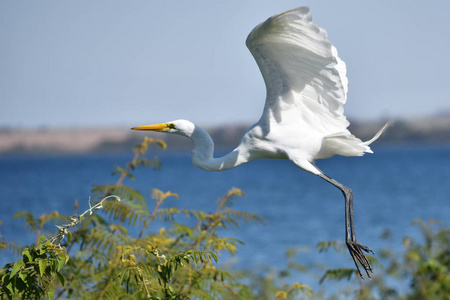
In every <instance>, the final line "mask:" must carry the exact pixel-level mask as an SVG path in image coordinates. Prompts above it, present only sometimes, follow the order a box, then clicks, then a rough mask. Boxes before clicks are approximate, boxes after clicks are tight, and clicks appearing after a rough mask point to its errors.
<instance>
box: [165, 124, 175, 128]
mask: <svg viewBox="0 0 450 300" xmlns="http://www.w3.org/2000/svg"><path fill="white" fill-rule="evenodd" d="M167 128H169V129H176V128H175V124H173V123H167Z"/></svg>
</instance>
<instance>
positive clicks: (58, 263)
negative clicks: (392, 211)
mask: <svg viewBox="0 0 450 300" xmlns="http://www.w3.org/2000/svg"><path fill="white" fill-rule="evenodd" d="M151 144H157V145H159V146H161V147H163V148H165V144H164V143H163V142H162V141H159V140H154V139H148V138H146V139H145V140H144V141H143V142H142V143H141V144H139V145H138V146H136V147H135V148H134V153H135V154H134V157H133V159H132V161H131V162H129V163H128V164H127V165H126V166H125V168H121V167H118V166H116V167H115V169H116V170H115V172H114V173H113V174H114V175H118V176H119V178H118V179H117V181H116V183H114V184H111V185H101V186H100V185H98V186H94V188H93V197H92V199H90V200H89V209H88V210H86V211H85V212H84V213H81V214H79V213H78V209H79V205H78V203H76V202H75V214H74V215H72V216H63V215H60V214H59V213H58V212H51V213H48V214H44V215H41V216H35V215H33V214H32V213H30V212H19V213H17V214H16V217H18V218H23V219H24V221H25V223H26V225H27V226H28V227H29V228H30V229H31V230H32V232H34V233H35V234H36V236H37V241H36V243H35V244H34V245H29V246H26V247H20V246H18V245H16V244H14V243H13V242H9V241H4V240H3V239H2V240H0V249H2V250H5V251H15V252H17V253H18V254H19V256H20V257H21V258H20V259H19V260H17V261H16V262H11V263H8V264H6V265H5V266H4V267H3V268H1V269H0V298H1V299H41V298H48V299H141V298H142V299H172V300H175V299H277V300H278V299H450V273H449V269H450V228H445V227H444V226H443V224H442V223H440V222H437V221H430V222H429V223H425V222H423V221H421V220H417V221H415V225H417V226H418V227H419V229H420V230H421V233H422V240H420V241H418V240H415V239H413V238H410V237H405V238H404V239H403V245H404V251H402V252H401V253H393V252H392V251H391V250H389V249H385V250H383V251H381V253H380V254H379V257H380V258H382V261H383V262H384V267H383V266H382V265H381V263H380V262H379V261H377V260H376V259H375V258H373V257H372V258H371V262H372V263H373V264H374V266H375V270H376V274H375V276H374V278H373V280H371V281H368V280H364V281H362V280H361V279H360V278H359V275H358V274H357V272H356V270H354V269H334V270H331V269H329V270H326V271H325V273H324V274H323V275H322V277H321V279H320V283H321V288H320V291H313V289H312V288H311V287H309V286H307V285H305V284H302V283H300V282H296V281H295V278H296V277H298V276H297V275H298V274H300V273H310V272H315V270H312V268H310V267H306V266H303V265H301V264H299V263H297V262H295V260H294V257H295V253H296V252H295V250H293V249H291V250H289V249H288V250H287V255H288V257H289V258H290V263H289V264H288V265H287V266H286V267H285V268H282V269H279V270H268V271H266V272H254V271H252V270H240V269H239V266H237V270H234V269H233V270H229V269H227V268H225V267H223V266H222V265H223V264H221V263H220V264H219V257H221V256H223V254H225V253H228V254H234V253H236V252H237V251H238V247H239V245H240V244H242V242H241V241H239V240H237V239H234V238H227V237H224V236H223V230H222V229H224V228H238V227H239V226H242V225H246V224H250V223H257V224H259V223H263V222H264V220H263V219H262V218H260V217H259V216H257V215H255V214H251V213H246V212H241V211H238V210H234V209H233V208H232V204H233V202H234V201H237V200H239V199H240V197H242V196H243V195H244V193H243V192H242V191H241V190H239V189H236V188H232V189H231V190H229V191H228V192H227V193H226V194H225V195H224V196H222V197H221V198H219V199H218V200H217V208H216V210H215V211H214V212H206V211H199V210H186V209H178V208H176V207H170V206H169V205H167V202H169V203H171V201H172V199H174V198H178V195H177V194H176V193H173V192H170V191H167V192H163V191H160V190H157V189H154V190H153V191H152V194H151V198H152V200H149V201H147V200H146V199H145V197H144V195H143V194H141V193H140V192H139V191H136V190H134V189H132V188H131V187H128V186H126V185H125V184H124V183H123V182H124V180H125V179H127V178H128V179H134V177H133V170H134V169H136V168H139V167H151V168H154V169H158V168H160V162H159V161H158V159H156V158H154V159H148V158H145V157H143V156H144V154H145V153H146V152H147V150H148V147H149V145H151ZM91 202H92V203H93V204H91ZM163 203H164V204H165V205H162V204H163ZM155 222H158V226H157V228H160V229H159V230H157V231H155V227H156V226H152V225H153V224H155ZM161 224H162V226H161ZM55 226H56V229H57V232H56V233H53V234H52V233H51V232H54V231H55V230H54V228H55ZM268 226H269V225H268ZM389 237H390V236H389V233H388V232H386V233H385V234H384V238H386V239H389ZM0 239H1V235H0ZM344 248H345V247H343V245H342V244H340V243H339V242H334V241H327V242H322V243H319V245H318V246H317V250H318V251H331V250H334V251H342V252H343V253H344V255H346V254H345V250H344ZM398 281H402V282H407V283H408V285H409V289H407V290H398V289H397V288H396V286H398V285H396V282H398ZM332 282H337V283H339V289H338V290H336V289H333V290H331V291H330V290H328V289H327V286H328V285H330V283H332ZM355 282H357V283H358V284H357V285H355V284H354V283H355Z"/></svg>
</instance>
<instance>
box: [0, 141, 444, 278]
mask: <svg viewBox="0 0 450 300" xmlns="http://www.w3.org/2000/svg"><path fill="white" fill-rule="evenodd" d="M374 151H375V154H369V155H366V156H364V157H362V158H360V157H358V158H345V157H334V158H332V159H328V160H324V161H318V162H317V164H318V166H319V168H320V169H321V170H323V171H324V172H325V173H326V174H328V175H329V176H330V177H333V178H334V179H336V180H338V181H339V182H341V183H343V184H345V185H347V186H349V187H350V188H352V189H353V192H354V199H355V200H354V201H355V202H354V207H355V220H356V235H357V239H358V240H359V241H360V242H361V243H362V244H365V245H368V246H369V247H371V248H372V249H373V250H374V251H375V253H376V252H377V250H379V249H381V248H386V247H391V248H393V249H394V250H397V251H401V250H402V238H403V237H404V236H405V235H411V236H415V237H418V236H420V235H419V230H418V228H416V227H413V226H411V222H412V221H413V220H414V219H416V218H421V219H423V220H429V219H438V220H442V221H444V222H445V223H446V225H447V226H448V225H449V222H448V219H449V216H450V201H449V200H450V199H449V198H450V184H449V181H450V145H444V146H442V145H441V146H396V147H384V148H383V147H379V148H374ZM149 156H150V157H152V156H153V154H151V153H150V154H149ZM159 157H160V158H161V161H162V169H161V170H160V171H153V170H152V169H140V170H138V171H137V172H136V173H135V175H136V177H137V181H136V182H132V181H127V182H125V183H126V184H130V185H132V186H133V187H136V188H138V189H139V190H140V191H141V192H142V193H143V194H144V195H146V196H148V199H150V197H149V196H150V193H151V190H152V188H158V189H160V190H162V191H168V190H170V191H172V192H176V193H178V194H179V196H180V199H179V200H177V199H175V198H171V199H168V200H167V202H168V203H167V204H168V206H177V207H182V208H188V209H201V210H206V211H212V212H213V211H215V209H216V204H215V201H216V200H217V199H218V198H219V197H221V196H222V195H224V194H225V193H226V192H227V191H228V190H229V189H230V188H232V187H238V188H240V189H242V190H243V191H244V192H245V193H246V195H247V196H246V197H245V198H242V199H240V200H238V201H237V202H236V204H235V208H236V209H239V210H242V211H247V212H252V213H257V214H258V215H260V216H262V217H264V218H265V219H267V223H266V224H265V225H247V224H242V226H241V227H240V228H239V229H238V230H230V231H228V232H225V233H224V234H225V235H227V236H230V235H231V236H233V237H237V238H239V239H241V240H242V241H244V242H245V246H242V247H241V248H240V249H239V252H238V255H237V256H236V257H234V258H232V260H234V261H238V262H239V264H240V266H241V267H242V266H245V267H256V266H258V265H261V264H265V265H269V266H272V267H277V268H281V267H283V266H284V265H285V264H286V259H285V257H284V251H285V250H286V249H287V248H291V247H298V246H302V247H303V248H306V249H308V248H309V249H310V250H311V251H306V252H305V251H301V252H300V253H299V254H298V255H297V256H296V258H295V259H296V261H297V262H299V263H304V264H311V263H319V264H325V265H327V266H332V267H352V266H353V265H352V262H351V261H350V260H349V257H348V255H342V254H337V253H333V252H329V253H328V254H324V253H318V252H317V251H315V246H316V244H317V243H318V242H320V241H323V240H341V241H342V240H343V238H344V200H343V197H342V194H341V193H340V191H339V190H337V189H336V188H334V187H333V186H331V185H329V184H328V183H326V182H325V181H323V180H322V179H320V178H319V177H317V176H314V175H311V174H309V173H306V172H304V171H301V170H299V169H297V168H296V167H294V166H293V165H292V164H291V163H290V162H288V161H283V160H256V161H252V162H250V163H248V164H246V165H243V166H241V167H239V168H236V169H233V170H228V171H223V172H206V171H203V170H200V169H197V168H195V167H194V166H192V164H191V161H190V157H189V155H188V154H187V153H186V154H185V153H182V154H180V153H162V154H160V155H159ZM131 158H132V153H127V154H120V155H98V154H97V155H85V156H56V157H25V156H21V157H12V156H9V157H0V199H1V200H0V201H1V211H0V220H1V221H2V222H3V225H2V226H1V227H0V232H1V233H2V235H3V237H4V238H5V239H6V240H8V241H10V240H13V241H16V242H18V243H21V244H30V243H33V242H34V240H35V237H34V236H31V235H30V234H29V233H28V231H27V229H26V228H24V226H23V220H15V219H13V218H12V215H13V214H14V213H15V212H17V211H22V210H29V211H31V212H33V213H35V214H38V215H39V214H42V213H48V212H51V211H53V210H58V211H59V212H60V213H63V214H68V215H70V214H72V213H73V204H74V200H75V199H77V200H78V202H79V203H80V205H81V208H80V210H81V209H83V211H84V209H86V208H87V207H88V205H87V201H88V198H89V196H90V194H91V193H90V190H91V188H92V185H93V184H108V183H113V182H115V180H116V179H117V178H116V177H113V176H111V172H112V171H113V166H114V165H115V164H118V165H121V166H123V165H124V164H125V163H126V162H127V161H129V160H130V159H131ZM154 226H161V225H160V224H158V223H155V225H154ZM153 229H154V230H158V228H153ZM385 229H389V230H390V231H391V232H392V233H393V239H392V241H391V242H387V241H385V240H383V239H381V238H380V234H381V233H382V232H383V230H385ZM303 248H302V249H303ZM13 259H16V258H14V256H12V254H10V253H7V252H1V253H0V265H3V264H4V263H6V262H8V261H11V260H13ZM223 259H225V260H229V258H228V257H226V258H223ZM306 283H309V282H306Z"/></svg>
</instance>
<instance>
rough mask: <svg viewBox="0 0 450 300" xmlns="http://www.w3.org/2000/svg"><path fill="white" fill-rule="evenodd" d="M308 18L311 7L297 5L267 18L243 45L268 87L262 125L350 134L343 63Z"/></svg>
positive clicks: (323, 35) (322, 32) (323, 31)
mask: <svg viewBox="0 0 450 300" xmlns="http://www.w3.org/2000/svg"><path fill="white" fill-rule="evenodd" d="M311 20H312V18H311V15H310V14H309V8H306V7H301V8H297V9H293V10H290V11H287V12H284V13H282V14H279V15H276V16H273V17H271V18H269V19H267V20H266V21H265V22H263V23H261V24H260V25H258V26H257V27H256V28H255V29H253V31H252V32H251V33H250V34H249V36H248V38H247V42H246V44H247V47H248V48H249V49H250V52H251V53H252V54H253V57H254V58H255V60H256V62H257V64H258V66H259V68H260V70H261V73H262V75H263V77H264V81H265V83H266V88H267V99H266V104H265V108H264V113H263V116H262V118H261V120H260V122H264V123H266V124H273V122H276V123H278V124H280V123H288V124H289V125H290V126H292V125H295V124H292V123H298V125H299V126H304V124H308V125H310V126H311V127H320V131H322V132H323V133H324V134H326V133H328V134H332V133H336V132H348V131H347V130H346V127H347V126H348V124H349V123H348V121H347V119H346V118H345V116H344V109H343V105H344V103H345V102H346V99H347V82H348V81H347V77H346V75H345V74H346V67H345V63H344V62H343V61H342V60H340V59H339V58H338V56H337V50H336V48H334V46H333V45H332V44H331V43H330V42H329V41H328V40H327V33H326V31H325V30H323V29H321V28H319V27H318V26H317V25H315V24H313V23H312V22H311ZM305 120H307V121H305ZM302 121H305V122H302Z"/></svg>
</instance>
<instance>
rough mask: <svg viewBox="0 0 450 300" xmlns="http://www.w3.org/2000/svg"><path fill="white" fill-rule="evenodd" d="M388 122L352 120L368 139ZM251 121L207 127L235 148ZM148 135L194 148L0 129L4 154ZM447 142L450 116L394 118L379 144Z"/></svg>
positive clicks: (85, 132) (103, 132) (87, 149)
mask: <svg viewBox="0 0 450 300" xmlns="http://www.w3.org/2000/svg"><path fill="white" fill-rule="evenodd" d="M384 123H385V121H381V120H380V121H370V122H361V121H352V122H351V125H350V127H349V130H350V131H351V132H352V133H353V134H354V135H356V136H357V137H359V138H361V139H362V140H366V139H369V138H371V137H372V135H373V134H375V132H376V131H377V130H378V129H379V128H380V127H381V126H382V125H383V124H384ZM249 126H250V124H237V125H228V126H217V127H210V128H206V130H207V131H208V132H209V133H210V134H211V136H212V138H213V140H214V142H215V145H216V148H217V149H219V150H220V149H222V150H224V149H232V148H234V147H235V146H237V145H238V144H239V141H240V139H241V137H242V135H243V134H244V132H245V131H246V130H247V129H248V127H249ZM144 136H150V137H153V138H156V139H161V140H164V141H165V142H166V143H167V144H168V147H169V149H170V150H185V149H190V148H191V147H192V144H191V142H190V141H189V140H187V139H186V138H183V137H180V136H176V135H167V134H158V133H152V132H148V133H147V132H146V133H143V132H134V131H130V130H129V129H128V128H123V129H122V128H114V129H106V128H104V129H51V128H45V129H17V130H16V129H0V155H2V154H84V153H100V152H101V153H108V152H110V153H117V152H126V151H130V149H131V148H132V147H133V146H135V145H136V144H138V143H139V142H141V141H142V139H143V137H144ZM440 143H442V144H445V143H450V115H445V116H434V117H428V118H419V119H406V120H396V121H395V120H394V123H393V125H392V126H391V127H390V128H389V129H388V130H387V131H386V132H385V133H384V134H383V135H382V136H381V137H380V139H379V140H378V141H377V144H379V145H382V144H391V145H396V144H440Z"/></svg>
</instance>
